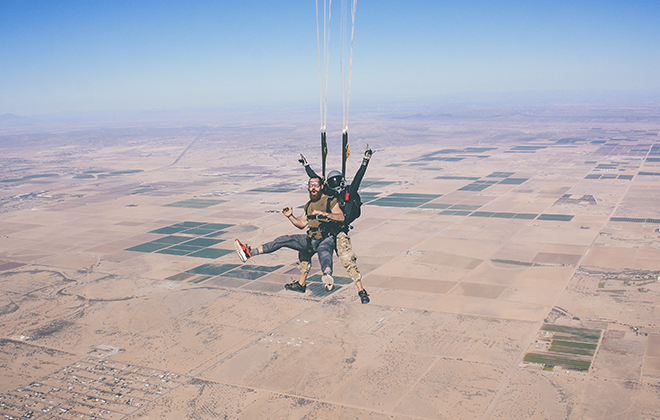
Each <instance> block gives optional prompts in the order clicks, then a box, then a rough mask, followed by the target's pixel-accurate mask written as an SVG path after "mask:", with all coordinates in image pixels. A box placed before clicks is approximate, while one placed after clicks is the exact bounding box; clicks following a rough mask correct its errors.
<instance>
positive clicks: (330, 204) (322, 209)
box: [234, 176, 344, 293]
mask: <svg viewBox="0 0 660 420" xmlns="http://www.w3.org/2000/svg"><path fill="white" fill-rule="evenodd" d="M321 188H322V186H321V179H320V178H319V177H318V176H314V177H310V179H309V183H308V190H309V201H308V202H307V204H305V208H304V212H303V214H302V215H301V216H300V218H297V217H295V216H294V215H293V209H292V208H291V207H285V208H284V209H283V210H282V213H283V214H284V216H286V218H287V219H289V221H290V222H291V223H292V224H293V225H294V226H295V227H297V228H298V229H304V228H306V227H308V228H309V229H308V230H307V234H306V235H302V234H299V235H284V236H280V237H278V238H275V240H273V241H271V242H267V243H265V244H263V245H261V246H259V247H258V248H250V247H249V246H248V245H245V244H243V243H241V241H239V240H238V239H236V240H235V241H234V245H235V247H236V253H237V254H238V257H239V258H240V259H241V261H243V262H246V261H247V260H248V259H249V258H252V257H254V256H256V255H259V254H269V253H271V252H275V251H277V250H278V249H280V248H283V247H285V248H291V249H294V250H296V251H298V258H299V260H300V264H299V265H298V267H299V269H300V280H299V281H294V282H293V283H289V284H286V285H285V286H284V288H285V289H287V290H292V291H294V292H301V293H305V290H306V288H307V286H306V280H307V274H308V273H309V270H310V269H311V261H312V256H313V255H314V253H318V257H319V262H320V263H321V269H322V272H323V276H322V277H321V279H322V281H323V283H324V284H325V288H326V290H328V291H330V290H332V289H333V287H334V279H333V278H332V253H333V251H334V249H335V232H336V230H337V228H336V227H335V225H337V224H341V223H342V222H343V221H344V213H343V212H342V211H341V208H340V207H339V204H338V200H337V199H336V198H332V197H328V196H327V195H325V194H323V193H321Z"/></svg>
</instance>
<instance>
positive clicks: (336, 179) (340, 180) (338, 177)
mask: <svg viewBox="0 0 660 420" xmlns="http://www.w3.org/2000/svg"><path fill="white" fill-rule="evenodd" d="M325 185H327V186H328V189H330V190H332V191H334V192H335V193H337V194H339V193H340V192H341V190H342V188H344V185H345V184H344V176H343V175H342V174H341V172H339V171H330V173H328V179H327V180H326V181H325Z"/></svg>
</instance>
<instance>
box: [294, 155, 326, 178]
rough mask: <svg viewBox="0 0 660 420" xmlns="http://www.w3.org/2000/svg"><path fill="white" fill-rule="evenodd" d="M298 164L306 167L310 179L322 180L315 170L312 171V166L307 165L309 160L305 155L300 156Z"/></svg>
mask: <svg viewBox="0 0 660 420" xmlns="http://www.w3.org/2000/svg"><path fill="white" fill-rule="evenodd" d="M298 162H300V163H302V165H303V166H304V167H305V172H307V176H308V177H310V178H318V179H321V177H320V176H318V174H317V173H316V172H314V169H312V167H311V166H309V163H307V159H305V156H303V154H302V153H301V154H300V159H298Z"/></svg>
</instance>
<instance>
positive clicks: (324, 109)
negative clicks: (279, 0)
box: [316, 0, 332, 133]
mask: <svg viewBox="0 0 660 420" xmlns="http://www.w3.org/2000/svg"><path fill="white" fill-rule="evenodd" d="M331 18H332V0H323V58H322V59H321V34H320V25H319V0H316V46H317V49H318V59H319V100H320V111H321V132H322V133H324V132H325V131H326V129H327V121H328V75H329V72H328V70H329V64H330V23H331Z"/></svg>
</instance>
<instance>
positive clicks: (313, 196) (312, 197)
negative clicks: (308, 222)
mask: <svg viewBox="0 0 660 420" xmlns="http://www.w3.org/2000/svg"><path fill="white" fill-rule="evenodd" d="M309 199H310V200H311V201H319V200H320V199H321V191H319V192H317V193H313V192H311V191H310V192H309Z"/></svg>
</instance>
